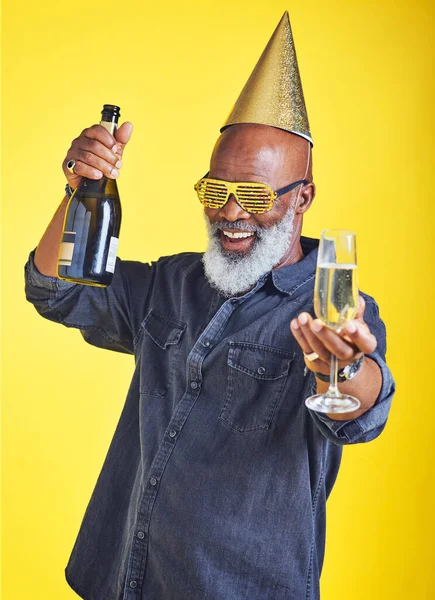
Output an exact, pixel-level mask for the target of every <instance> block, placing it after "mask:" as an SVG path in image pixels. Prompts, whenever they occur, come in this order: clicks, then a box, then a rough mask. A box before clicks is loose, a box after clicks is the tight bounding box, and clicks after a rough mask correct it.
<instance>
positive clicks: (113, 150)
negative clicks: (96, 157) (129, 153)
mask: <svg viewBox="0 0 435 600" xmlns="http://www.w3.org/2000/svg"><path fill="white" fill-rule="evenodd" d="M112 152H114V153H115V154H116V153H117V152H118V146H117V145H116V144H115V145H114V146H113V148H112Z"/></svg>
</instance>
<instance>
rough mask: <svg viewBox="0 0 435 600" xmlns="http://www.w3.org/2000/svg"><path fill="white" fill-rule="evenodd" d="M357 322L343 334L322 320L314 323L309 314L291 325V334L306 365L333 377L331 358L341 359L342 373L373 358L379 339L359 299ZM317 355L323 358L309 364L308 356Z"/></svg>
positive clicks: (360, 298)
mask: <svg viewBox="0 0 435 600" xmlns="http://www.w3.org/2000/svg"><path fill="white" fill-rule="evenodd" d="M358 300H359V301H358V310H357V313H356V315H355V319H353V320H352V321H348V322H347V323H346V324H345V325H344V326H343V329H342V330H341V331H340V332H336V331H334V330H332V329H330V328H329V327H328V326H327V325H325V324H324V323H323V322H322V321H321V320H320V319H313V318H312V316H311V315H310V314H309V313H306V312H304V313H301V314H300V315H299V316H298V318H297V319H293V321H292V322H291V324H290V327H291V331H292V333H293V335H294V336H295V338H296V340H297V342H298V344H299V346H300V347H301V348H302V352H303V353H304V359H305V364H306V366H307V368H308V369H309V370H310V371H313V372H314V373H323V374H325V375H329V372H330V362H331V354H334V355H335V356H336V357H337V358H338V368H339V369H342V368H343V367H345V366H346V365H350V364H351V363H353V362H355V361H356V360H358V359H359V358H360V356H361V355H362V354H370V353H371V352H373V351H374V350H375V348H376V346H377V341H376V338H375V336H374V335H373V334H372V333H371V332H370V330H369V328H368V326H367V324H366V323H365V322H364V318H363V316H364V310H365V301H364V298H363V297H362V296H359V299H358ZM313 352H315V353H316V354H318V356H319V358H317V359H315V360H309V359H308V358H307V355H310V354H311V353H313Z"/></svg>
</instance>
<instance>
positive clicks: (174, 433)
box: [169, 429, 177, 438]
mask: <svg viewBox="0 0 435 600" xmlns="http://www.w3.org/2000/svg"><path fill="white" fill-rule="evenodd" d="M176 435H177V432H176V431H175V429H171V431H170V432H169V437H171V438H174V437H175V436H176Z"/></svg>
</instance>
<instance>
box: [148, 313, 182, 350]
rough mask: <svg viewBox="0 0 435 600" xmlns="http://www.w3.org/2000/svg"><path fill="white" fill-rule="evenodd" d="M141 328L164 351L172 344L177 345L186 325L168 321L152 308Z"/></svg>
mask: <svg viewBox="0 0 435 600" xmlns="http://www.w3.org/2000/svg"><path fill="white" fill-rule="evenodd" d="M142 327H143V328H144V330H145V332H146V333H147V334H148V335H149V336H150V337H151V339H153V340H154V341H155V343H156V344H157V345H158V346H160V348H162V349H163V350H165V349H166V348H167V347H168V346H171V345H172V344H178V342H179V341H180V338H181V336H182V335H183V332H184V330H185V329H186V323H182V322H181V321H173V320H172V319H168V317H165V315H162V314H161V313H159V312H157V311H156V310H154V308H152V309H151V310H150V312H149V313H148V314H147V316H146V317H145V319H144V321H143V323H142Z"/></svg>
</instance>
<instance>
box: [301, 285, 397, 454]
mask: <svg viewBox="0 0 435 600" xmlns="http://www.w3.org/2000/svg"><path fill="white" fill-rule="evenodd" d="M362 296H363V297H364V299H365V301H366V311H365V314H364V320H365V322H366V323H367V325H368V327H369V328H370V331H371V332H372V333H373V335H374V336H375V337H376V339H377V342H378V345H377V348H376V350H375V351H374V352H372V353H371V354H367V355H366V356H367V357H368V358H371V359H372V360H374V361H375V362H376V364H377V365H378V366H379V368H380V370H381V374H382V386H381V390H380V393H379V396H378V398H377V399H376V402H375V404H374V405H373V406H372V407H371V408H369V410H367V411H366V412H365V413H364V414H363V415H361V416H360V417H358V418H357V419H350V420H348V421H338V420H335V419H331V418H330V417H328V415H326V414H324V413H318V412H315V411H312V410H310V414H311V416H312V418H313V419H314V422H315V423H316V425H317V427H318V428H319V430H320V431H321V432H322V434H323V435H324V436H325V437H326V438H327V439H328V440H330V441H331V442H333V443H335V444H338V445H344V444H358V443H362V442H369V441H371V440H373V439H375V438H376V437H378V435H379V434H380V433H381V432H382V431H383V429H384V428H385V425H386V423H387V419H388V414H389V411H390V407H391V402H392V399H393V396H394V392H395V389H396V386H395V382H394V379H393V376H392V374H391V371H390V369H389V368H388V367H387V364H386V362H385V354H386V330H385V325H384V323H383V321H382V319H381V318H380V316H379V308H378V305H377V304H376V302H375V301H374V300H373V298H371V297H370V296H367V295H366V294H362ZM310 377H311V378H312V385H311V393H314V394H315V393H316V392H315V389H316V381H315V377H314V375H313V374H311V375H310Z"/></svg>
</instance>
